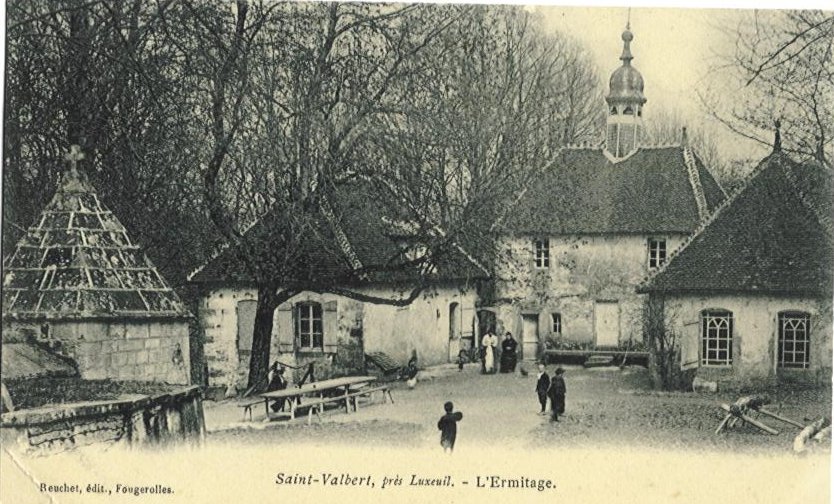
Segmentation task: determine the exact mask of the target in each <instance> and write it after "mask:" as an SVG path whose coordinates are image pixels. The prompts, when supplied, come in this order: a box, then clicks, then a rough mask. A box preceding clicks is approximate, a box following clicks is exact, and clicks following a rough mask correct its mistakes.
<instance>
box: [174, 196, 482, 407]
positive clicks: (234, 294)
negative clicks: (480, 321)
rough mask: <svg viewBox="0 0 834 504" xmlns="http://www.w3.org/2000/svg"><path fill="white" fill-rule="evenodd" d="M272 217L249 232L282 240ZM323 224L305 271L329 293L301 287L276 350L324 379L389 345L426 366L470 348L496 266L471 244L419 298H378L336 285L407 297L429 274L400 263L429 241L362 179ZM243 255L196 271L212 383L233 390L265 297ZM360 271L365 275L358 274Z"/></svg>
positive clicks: (224, 254)
mask: <svg viewBox="0 0 834 504" xmlns="http://www.w3.org/2000/svg"><path fill="white" fill-rule="evenodd" d="M328 208H329V204H328ZM336 216H338V217H336ZM268 222H273V221H271V220H270V215H269V214H268V215H267V216H265V217H264V218H263V219H261V220H260V221H259V222H258V223H256V224H255V225H254V226H252V227H251V228H249V230H248V231H247V232H246V233H245V235H244V238H245V239H247V240H254V239H255V238H252V237H254V236H256V235H258V234H261V236H263V239H264V240H267V242H266V243H273V242H274V241H275V240H277V238H276V236H277V234H278V233H276V232H275V230H274V229H273V228H271V226H273V224H268ZM274 225H280V224H274ZM317 225H318V226H320V229H321V231H320V233H318V234H319V235H320V236H322V237H324V238H323V241H322V242H321V243H317V244H314V245H311V246H310V247H309V250H308V249H304V251H303V253H302V254H301V255H303V256H304V264H303V265H299V266H297V268H296V269H297V270H298V269H307V270H309V273H310V275H311V277H310V278H311V280H310V281H308V282H307V285H309V284H311V283H314V282H315V283H318V284H320V285H321V286H322V287H321V291H320V292H312V291H305V292H300V293H298V294H297V295H295V296H293V297H292V298H291V299H290V300H288V301H286V302H285V303H283V304H281V305H280V306H278V308H277V309H276V310H275V312H274V316H273V329H272V337H271V344H270V358H271V360H276V359H277V360H279V361H280V362H282V363H285V364H288V365H290V366H296V367H297V369H296V370H295V373H296V376H295V379H296V380H298V379H300V375H301V374H303V373H304V369H305V368H306V366H307V364H309V363H311V362H312V363H314V367H315V377H316V379H321V378H327V377H330V376H339V375H347V374H355V373H357V372H362V371H364V369H365V362H364V355H365V354H366V353H371V352H385V353H386V354H388V355H389V356H390V357H391V358H393V359H394V360H396V361H398V362H399V363H401V364H405V363H406V361H407V360H408V359H409V358H410V356H411V353H412V351H416V352H417V356H418V359H419V363H420V365H421V366H425V365H432V364H439V363H447V362H451V361H453V360H454V359H456V358H457V356H458V353H459V351H460V349H461V347H468V346H469V345H471V341H472V338H473V334H474V331H475V325H474V316H475V304H476V300H477V292H476V287H477V281H478V280H479V279H481V278H484V277H485V276H486V273H485V271H484V270H483V269H482V268H481V267H480V266H478V265H477V263H476V262H474V260H472V259H470V258H469V256H468V254H466V252H465V251H464V250H463V249H462V248H457V249H456V252H455V253H451V254H449V255H448V256H447V257H445V258H444V259H443V261H442V262H440V263H439V264H432V266H431V271H430V272H429V273H428V274H427V275H426V276H425V277H423V278H424V279H427V280H428V282H429V288H427V289H426V290H425V292H424V293H423V294H421V295H420V297H418V298H417V299H416V300H415V301H413V302H412V303H411V304H409V305H407V306H402V307H397V306H391V305H385V304H378V303H373V302H366V301H360V300H356V299H355V298H351V297H350V296H345V295H339V294H334V293H332V291H333V290H337V289H344V290H349V291H352V292H355V293H358V294H360V295H366V296H375V297H378V298H386V299H396V298H402V297H404V296H407V295H408V293H409V292H410V291H411V290H412V289H413V288H414V286H415V285H417V283H418V281H421V280H420V276H419V275H418V272H417V271H416V268H408V267H398V266H396V263H397V261H401V260H405V261H408V260H409V259H411V258H412V257H413V254H415V253H416V254H419V247H416V248H415V247H413V246H411V245H407V244H406V242H405V241H404V239H403V236H402V225H398V224H396V223H395V222H394V221H392V220H389V219H387V218H386V217H385V216H384V215H382V213H381V212H380V211H379V209H378V208H376V206H375V204H374V199H373V197H372V196H371V195H370V194H368V193H365V192H363V187H362V186H361V184H357V185H355V186H348V187H347V188H344V189H343V190H342V191H340V192H339V194H337V195H336V197H335V200H334V201H333V202H332V215H331V218H326V217H325V216H324V215H323V216H321V218H320V219H319V221H318V222H317ZM339 237H341V239H340V238H339ZM298 246H299V247H305V246H307V245H305V244H299V245H298ZM277 247H279V245H275V246H274V247H273V246H272V245H269V246H268V248H270V249H275V248H277ZM239 254H240V252H239V251H238V250H236V249H234V248H232V247H226V248H224V249H223V250H221V251H220V252H219V253H218V254H216V255H215V257H213V258H212V259H211V260H209V261H208V262H207V263H206V264H204V265H203V266H201V267H200V268H199V269H197V270H196V271H195V272H194V273H192V274H191V275H190V276H189V280H190V281H191V282H193V283H194V284H196V285H197V286H198V287H199V288H200V290H201V292H202V294H201V296H200V312H199V317H200V320H201V323H202V327H203V328H204V331H205V345H204V352H205V356H206V362H207V366H208V369H209V385H210V386H212V387H224V388H226V390H227V391H228V392H229V393H232V392H233V391H234V390H240V389H243V388H245V387H246V384H247V378H248V371H249V358H250V355H251V350H252V337H253V331H254V324H255V313H256V307H257V299H258V289H257V285H256V284H255V282H254V281H253V280H252V279H251V275H250V274H249V273H247V271H246V268H245V267H244V265H243V263H242V262H241V260H240V255H239ZM392 260H393V262H392ZM392 264H393V267H391V266H392ZM357 270H362V271H365V273H363V275H361V277H357V275H355V274H354V271H357ZM375 270H376V271H375Z"/></svg>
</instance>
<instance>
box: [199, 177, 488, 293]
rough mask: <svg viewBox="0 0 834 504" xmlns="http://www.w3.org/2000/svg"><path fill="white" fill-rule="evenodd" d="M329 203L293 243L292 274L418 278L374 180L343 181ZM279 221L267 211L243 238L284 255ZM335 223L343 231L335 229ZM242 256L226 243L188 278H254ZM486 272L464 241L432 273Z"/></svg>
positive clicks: (467, 275) (448, 276) (330, 279)
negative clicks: (340, 235) (373, 186)
mask: <svg viewBox="0 0 834 504" xmlns="http://www.w3.org/2000/svg"><path fill="white" fill-rule="evenodd" d="M330 206H331V207H332V209H333V212H332V215H331V216H330V218H328V216H327V215H326V214H325V213H324V212H317V213H316V214H315V215H314V216H313V217H312V219H311V224H310V231H309V232H307V233H306V234H305V237H304V239H302V240H299V241H298V242H297V243H295V244H294V245H293V247H294V248H295V249H296V254H295V255H294V258H293V259H292V261H293V264H292V265H291V266H288V267H287V268H286V269H287V270H289V271H288V276H289V277H290V278H293V279H296V280H297V281H299V282H300V283H301V284H302V285H304V284H310V283H316V284H319V285H323V286H326V285H336V286H344V285H346V284H356V283H368V282H409V281H414V280H416V279H418V278H419V276H420V275H419V270H418V269H417V268H416V267H408V266H405V267H404V266H402V263H403V262H405V261H407V259H405V256H404V254H403V243H402V240H401V239H400V238H398V237H397V234H398V233H397V230H396V229H395V228H394V227H393V226H392V225H391V224H390V222H391V221H392V220H395V219H390V220H389V219H386V216H385V214H384V212H383V211H382V210H381V209H380V205H379V204H378V203H377V197H376V195H375V193H374V192H373V191H372V190H371V189H370V186H369V184H367V183H364V182H355V183H349V184H347V185H345V186H343V187H341V188H340V189H339V190H337V191H336V192H335V193H334V194H333V195H332V201H330ZM330 219H334V221H333V222H331V220H330ZM280 221H281V219H280V217H279V216H278V215H277V214H276V212H269V213H267V214H266V215H265V216H264V217H263V218H261V219H260V220H259V221H258V222H257V223H255V224H254V225H253V226H252V227H251V228H249V229H248V230H247V231H246V232H245V233H244V240H245V242H244V243H257V245H255V246H254V247H252V249H253V250H269V251H272V252H274V253H276V254H277V255H280V254H281V253H282V249H281V245H280V243H279V241H278V240H279V236H280V232H279V229H280V228H279V227H280V226H281V223H280ZM334 229H336V230H338V231H337V232H336V233H334ZM337 233H343V236H344V237H345V238H346V242H347V243H346V244H340V240H339V238H338V237H337ZM244 246H246V245H244ZM349 255H350V257H349ZM242 257H243V256H242V254H241V251H240V250H239V249H237V248H235V247H231V246H225V247H224V248H223V249H221V250H220V251H219V252H218V253H217V254H216V255H215V257H213V258H212V259H210V260H209V261H208V262H207V263H206V264H204V265H203V266H201V267H200V268H198V269H197V270H196V271H195V272H194V273H192V274H191V275H190V276H189V281H191V282H195V283H227V282H232V283H252V282H253V281H254V280H253V275H252V274H251V273H250V272H249V271H247V269H246V267H245V263H244V261H243V260H242ZM264 260H266V261H269V260H271V259H269V258H265V259H264ZM357 261H358V264H359V265H360V267H361V270H362V272H363V274H362V275H361V276H360V275H357V274H356V268H355V266H356V265H357V264H356V262H357ZM486 275H487V273H486V272H485V271H484V270H483V269H482V268H480V267H479V266H478V265H477V264H476V263H475V262H474V261H472V260H470V258H468V257H467V254H466V252H465V251H464V250H463V249H462V248H461V247H452V249H451V250H450V251H449V252H448V253H446V254H443V256H442V258H441V259H440V260H438V261H437V264H436V270H435V272H434V273H432V274H430V275H428V276H429V278H430V279H434V280H452V279H475V278H484V277H485V276H486Z"/></svg>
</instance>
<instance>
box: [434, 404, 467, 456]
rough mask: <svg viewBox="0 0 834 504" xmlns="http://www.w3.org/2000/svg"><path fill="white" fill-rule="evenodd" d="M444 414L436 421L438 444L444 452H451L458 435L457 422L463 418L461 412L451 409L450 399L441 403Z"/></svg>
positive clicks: (452, 406) (452, 405)
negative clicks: (438, 435) (438, 433)
mask: <svg viewBox="0 0 834 504" xmlns="http://www.w3.org/2000/svg"><path fill="white" fill-rule="evenodd" d="M443 409H444V410H446V414H445V415H443V416H442V417H440V420H438V422H437V429H438V430H439V431H440V446H442V447H443V451H444V452H448V453H452V451H453V450H454V449H455V439H456V438H457V437H458V422H460V421H461V419H463V413H461V412H460V411H453V410H454V409H455V406H454V404H452V401H446V404H444V405H443Z"/></svg>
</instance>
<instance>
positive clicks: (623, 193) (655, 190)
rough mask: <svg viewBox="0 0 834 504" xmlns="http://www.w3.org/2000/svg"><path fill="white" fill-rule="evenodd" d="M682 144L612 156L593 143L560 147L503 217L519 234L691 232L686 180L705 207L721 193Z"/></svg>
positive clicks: (693, 223)
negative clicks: (698, 192) (615, 158)
mask: <svg viewBox="0 0 834 504" xmlns="http://www.w3.org/2000/svg"><path fill="white" fill-rule="evenodd" d="M693 159H694V162H695V165H696V166H694V167H693V170H692V172H693V173H697V177H696V179H695V180H692V179H691V178H690V170H689V169H688V168H687V165H686V161H685V159H684V147H681V146H668V147H642V148H640V149H638V150H637V151H636V152H635V153H634V154H632V155H631V156H629V157H627V158H625V159H623V160H620V161H618V162H614V161H612V160H611V159H609V157H608V156H606V155H605V152H604V151H603V150H602V149H600V148H567V149H564V150H563V151H562V152H561V154H560V155H559V156H558V157H557V159H556V160H555V162H554V163H552V164H551V165H550V166H549V167H548V168H547V169H546V170H545V171H544V173H542V174H541V175H540V176H538V177H537V178H536V180H535V183H534V184H532V186H531V187H529V189H528V190H527V192H526V193H525V194H524V195H523V197H522V198H521V199H520V201H519V202H518V204H517V206H516V207H514V208H513V211H512V213H511V215H509V216H508V218H507V219H506V221H505V223H504V229H505V231H507V232H511V233H519V234H575V233H582V234H587V233H662V232H680V233H689V232H692V231H693V230H694V229H695V228H696V227H697V226H698V223H699V222H700V217H699V214H698V204H697V201H696V192H695V189H694V188H693V183H695V184H697V185H699V186H700V187H701V188H702V190H703V194H704V201H705V204H706V208H707V210H708V211H711V210H713V209H714V208H716V207H717V206H718V205H719V204H720V203H721V201H723V200H724V198H725V196H724V193H723V191H722V190H721V187H720V186H719V185H718V184H717V183H716V181H715V179H713V177H712V175H710V173H709V172H708V171H707V170H706V168H704V165H703V163H701V161H700V160H699V159H698V158H697V156H693Z"/></svg>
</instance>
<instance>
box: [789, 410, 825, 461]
mask: <svg viewBox="0 0 834 504" xmlns="http://www.w3.org/2000/svg"><path fill="white" fill-rule="evenodd" d="M830 439H831V422H830V421H829V420H828V419H827V418H820V419H819V420H817V421H816V422H814V423H811V424H808V425H806V426H805V428H804V429H802V431H800V433H799V434H798V435H797V436H796V438H794V440H793V451H795V452H796V453H802V452H804V451H806V450H807V449H808V441H812V440H813V441H816V442H817V443H823V442H826V441H828V440H830Z"/></svg>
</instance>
